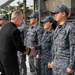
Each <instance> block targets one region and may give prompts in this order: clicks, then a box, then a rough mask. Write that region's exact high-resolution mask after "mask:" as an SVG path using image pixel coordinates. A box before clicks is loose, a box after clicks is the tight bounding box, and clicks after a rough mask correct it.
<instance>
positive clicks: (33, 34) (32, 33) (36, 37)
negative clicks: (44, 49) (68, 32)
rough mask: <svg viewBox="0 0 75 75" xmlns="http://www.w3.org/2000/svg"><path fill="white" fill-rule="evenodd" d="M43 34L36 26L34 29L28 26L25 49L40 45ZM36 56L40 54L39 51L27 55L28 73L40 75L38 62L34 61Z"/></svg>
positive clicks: (39, 27) (42, 30)
mask: <svg viewBox="0 0 75 75" xmlns="http://www.w3.org/2000/svg"><path fill="white" fill-rule="evenodd" d="M43 32H44V29H43V28H42V27H41V26H40V25H38V24H37V25H36V26H35V27H33V26H30V27H29V29H28V32H27V35H26V36H27V38H26V47H28V48H29V47H35V45H38V44H40V43H41V38H42V35H43ZM37 54H40V50H38V51H34V52H30V54H29V65H30V72H31V73H32V74H33V75H40V60H38V59H36V55H37Z"/></svg>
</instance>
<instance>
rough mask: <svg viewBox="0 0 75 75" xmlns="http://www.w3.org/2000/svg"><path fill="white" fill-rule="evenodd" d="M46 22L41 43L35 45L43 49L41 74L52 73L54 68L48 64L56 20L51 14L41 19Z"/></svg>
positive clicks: (36, 47) (49, 74) (47, 74)
mask: <svg viewBox="0 0 75 75" xmlns="http://www.w3.org/2000/svg"><path fill="white" fill-rule="evenodd" d="M41 22H42V23H43V24H44V29H45V32H44V34H43V36H42V40H41V44H40V45H37V46H35V49H40V50H41V75H52V69H51V68H50V67H49V66H48V65H49V63H50V62H51V58H52V54H51V53H52V52H51V46H52V39H53V33H54V28H55V26H56V25H55V20H54V19H53V17H51V16H46V17H45V19H44V20H42V21H41Z"/></svg>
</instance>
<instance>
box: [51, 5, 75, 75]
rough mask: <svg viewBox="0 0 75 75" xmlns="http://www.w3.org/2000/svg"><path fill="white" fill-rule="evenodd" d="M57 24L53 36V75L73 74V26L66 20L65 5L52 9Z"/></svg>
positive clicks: (74, 52)
mask: <svg viewBox="0 0 75 75" xmlns="http://www.w3.org/2000/svg"><path fill="white" fill-rule="evenodd" d="M52 13H54V14H55V16H54V18H55V20H56V21H57V22H58V26H57V28H56V30H55V32H54V36H53V45H52V51H53V61H52V63H51V67H53V75H74V68H75V67H74V62H75V61H74V60H75V58H74V54H75V26H74V25H73V24H72V23H71V22H69V21H68V17H69V9H68V7H67V6H65V5H59V6H57V8H56V10H54V11H52Z"/></svg>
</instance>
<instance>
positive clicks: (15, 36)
mask: <svg viewBox="0 0 75 75" xmlns="http://www.w3.org/2000/svg"><path fill="white" fill-rule="evenodd" d="M18 50H19V51H21V52H24V51H25V46H24V45H23V43H22V40H21V36H20V31H19V30H18V29H17V27H16V25H15V24H14V23H12V22H9V23H8V24H6V25H4V26H3V27H2V29H1V31H0V62H1V63H2V65H4V66H7V67H16V66H18V60H17V51H18Z"/></svg>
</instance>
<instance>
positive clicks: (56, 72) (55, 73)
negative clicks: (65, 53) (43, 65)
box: [53, 68, 74, 75]
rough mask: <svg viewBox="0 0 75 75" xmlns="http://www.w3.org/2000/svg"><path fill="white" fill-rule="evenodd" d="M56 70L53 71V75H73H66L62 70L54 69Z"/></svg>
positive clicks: (72, 74)
mask: <svg viewBox="0 0 75 75" xmlns="http://www.w3.org/2000/svg"><path fill="white" fill-rule="evenodd" d="M56 69H57V70H56V71H54V69H53V75H74V73H71V74H68V73H66V71H64V69H61V68H56Z"/></svg>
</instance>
